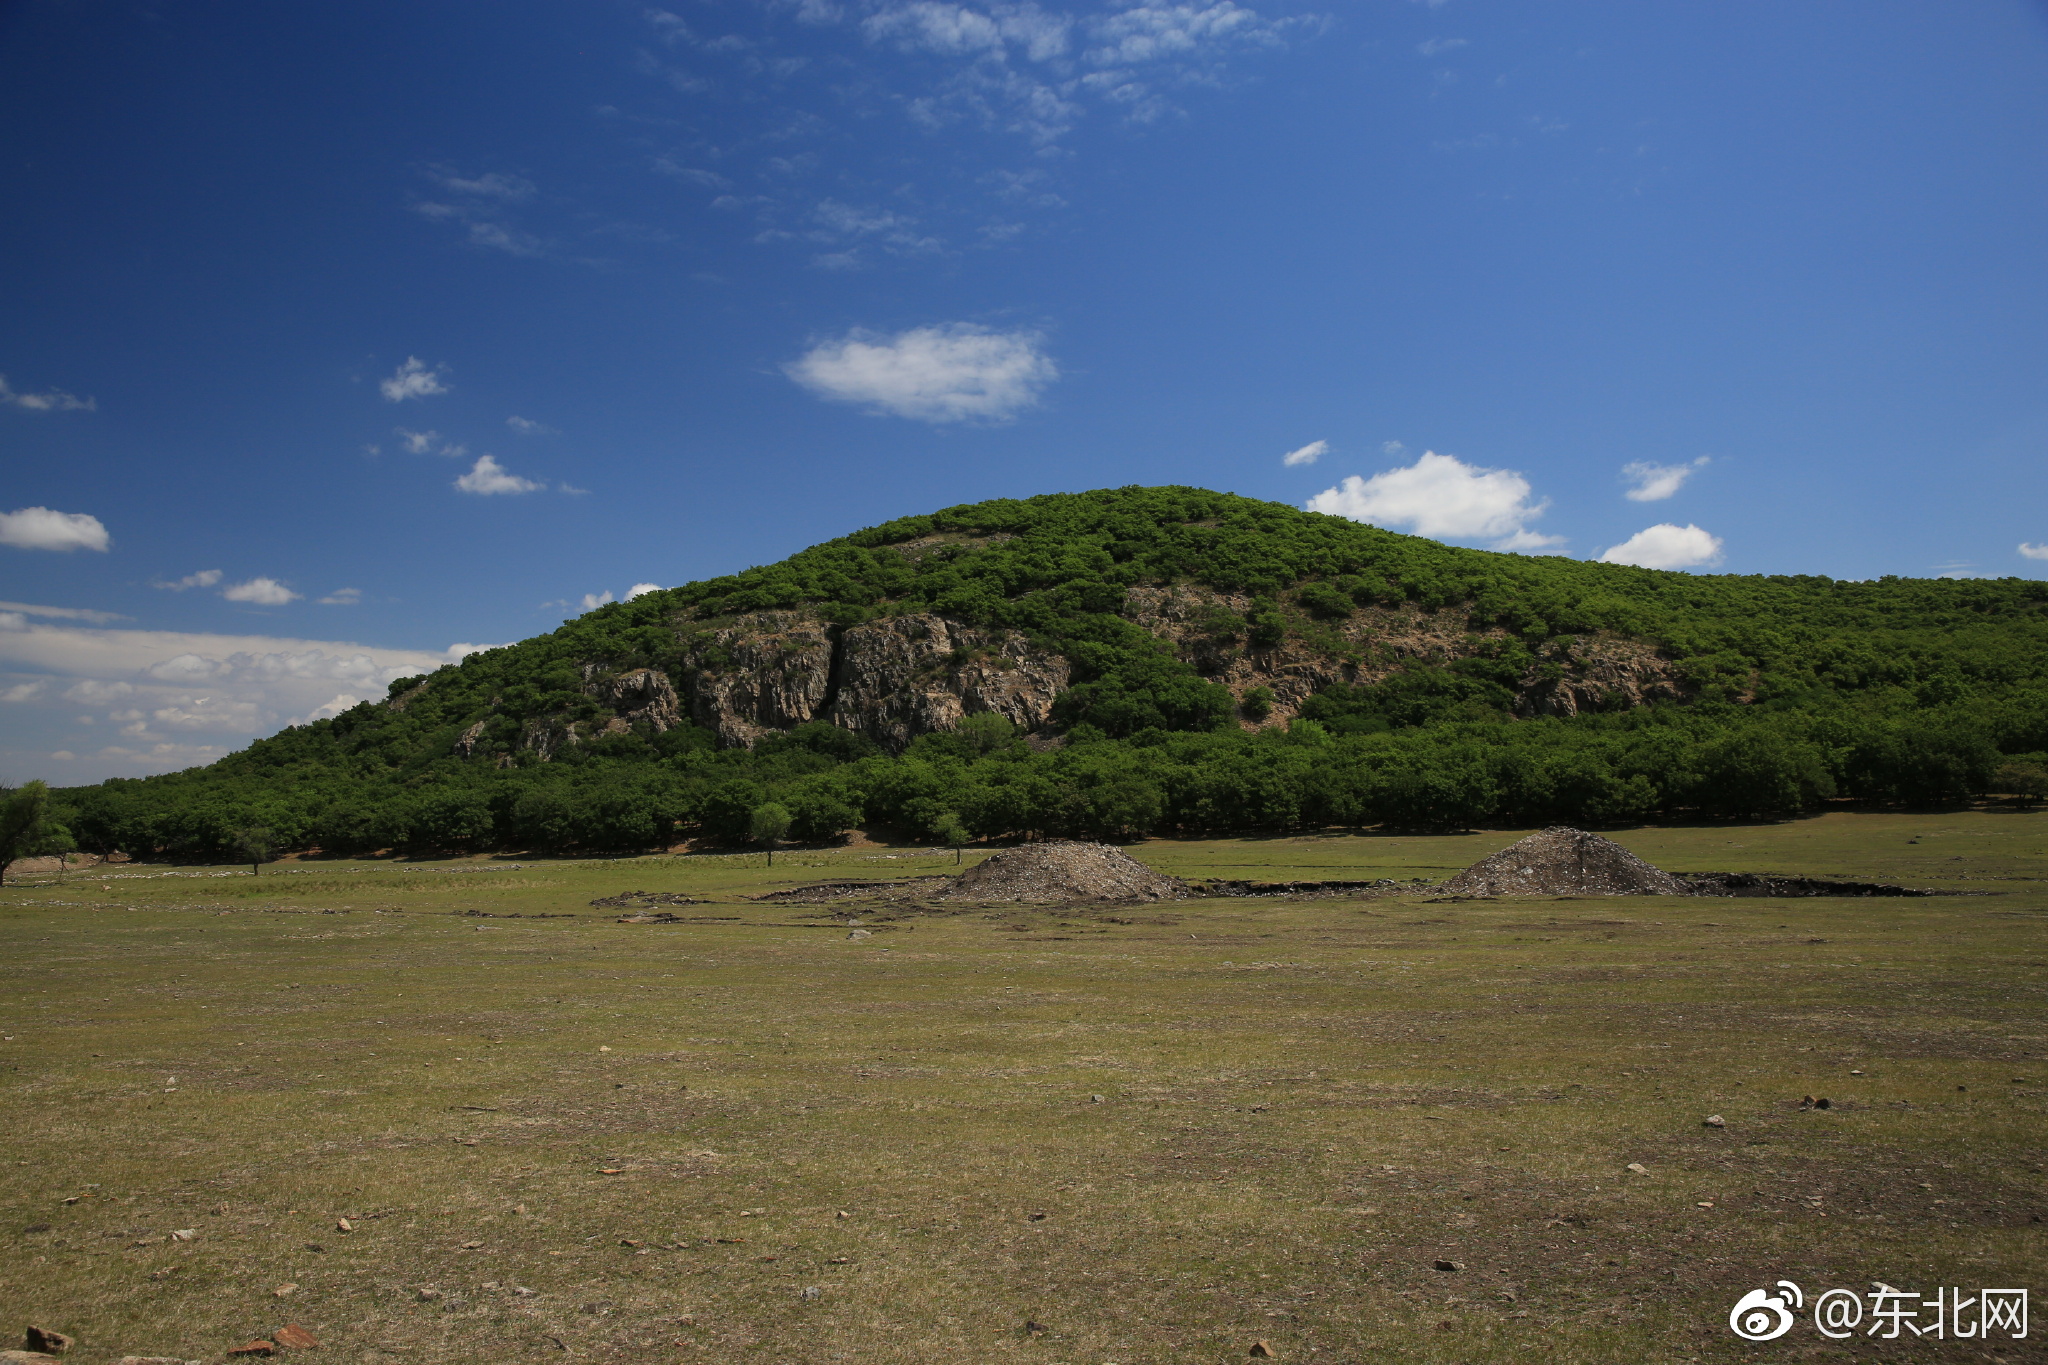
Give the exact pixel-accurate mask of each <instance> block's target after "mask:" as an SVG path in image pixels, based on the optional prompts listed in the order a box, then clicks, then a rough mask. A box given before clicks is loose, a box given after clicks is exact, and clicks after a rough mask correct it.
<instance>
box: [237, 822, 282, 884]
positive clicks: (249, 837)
mask: <svg viewBox="0 0 2048 1365" xmlns="http://www.w3.org/2000/svg"><path fill="white" fill-rule="evenodd" d="M235 856H236V857H237V858H239V859H240V860H241V861H243V862H245V863H247V864H248V865H249V875H250V876H252V877H255V876H260V875H262V872H263V864H265V863H267V862H269V861H271V860H272V859H273V858H275V857H277V836H276V835H274V834H272V833H271V832H270V831H269V830H268V829H266V828H265V827H264V826H262V825H251V826H249V827H248V828H247V829H238V830H236V831H235Z"/></svg>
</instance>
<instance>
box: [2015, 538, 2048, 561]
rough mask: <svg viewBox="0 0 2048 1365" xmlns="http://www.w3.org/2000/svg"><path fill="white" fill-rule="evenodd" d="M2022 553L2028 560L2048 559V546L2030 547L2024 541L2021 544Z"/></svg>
mask: <svg viewBox="0 0 2048 1365" xmlns="http://www.w3.org/2000/svg"><path fill="white" fill-rule="evenodd" d="M2020 553H2021V554H2023V555H2025V556H2026V557H2027V558H2028V559H2048V545H2029V544H2028V543H2027V542H2025V541H2024V540H2023V541H2021V542H2020Z"/></svg>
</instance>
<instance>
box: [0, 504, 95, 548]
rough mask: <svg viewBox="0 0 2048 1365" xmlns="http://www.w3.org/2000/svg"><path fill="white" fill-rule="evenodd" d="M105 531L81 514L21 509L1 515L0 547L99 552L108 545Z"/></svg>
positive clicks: (90, 517) (41, 508) (42, 509)
mask: <svg viewBox="0 0 2048 1365" xmlns="http://www.w3.org/2000/svg"><path fill="white" fill-rule="evenodd" d="M109 543H110V542H109V540H108V536H107V528H106V527H104V526H102V525H101V524H100V519H99V518H98V517H94V516H88V515H86V514H85V513H84V512H53V511H51V510H50V509H49V508H47V507H24V508H22V509H21V510H20V511H18V512H0V545H12V546H14V547H15V548H16V549H18V550H99V551H101V552H104V551H105V550H106V548H107V546H108V544H109Z"/></svg>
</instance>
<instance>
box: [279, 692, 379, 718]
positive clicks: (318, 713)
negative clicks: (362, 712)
mask: <svg viewBox="0 0 2048 1365" xmlns="http://www.w3.org/2000/svg"><path fill="white" fill-rule="evenodd" d="M372 700H374V698H371V697H358V696H357V695H356V694H355V693H353V692H341V693H337V694H336V695H335V696H333V697H330V698H329V699H328V700H327V701H325V702H323V703H321V704H320V705H319V706H316V707H314V708H313V709H312V710H310V711H308V712H307V713H306V714H305V715H303V716H300V717H298V718H297V719H295V720H293V721H292V722H291V724H293V725H311V724H312V723H313V722H314V721H316V720H332V719H333V718H334V717H336V716H338V715H340V714H341V713H342V712H344V711H353V710H354V709H355V708H356V707H358V706H361V705H362V704H363V703H364V702H366V701H372Z"/></svg>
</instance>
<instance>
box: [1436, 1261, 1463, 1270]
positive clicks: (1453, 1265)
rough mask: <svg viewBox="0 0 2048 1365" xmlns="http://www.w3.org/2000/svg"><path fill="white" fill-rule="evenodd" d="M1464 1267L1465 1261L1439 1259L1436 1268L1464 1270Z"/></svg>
mask: <svg viewBox="0 0 2048 1365" xmlns="http://www.w3.org/2000/svg"><path fill="white" fill-rule="evenodd" d="M1464 1268H1465V1263H1464V1262H1463V1261H1438V1262H1437V1263H1436V1269H1438V1270H1463V1269H1464Z"/></svg>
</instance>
